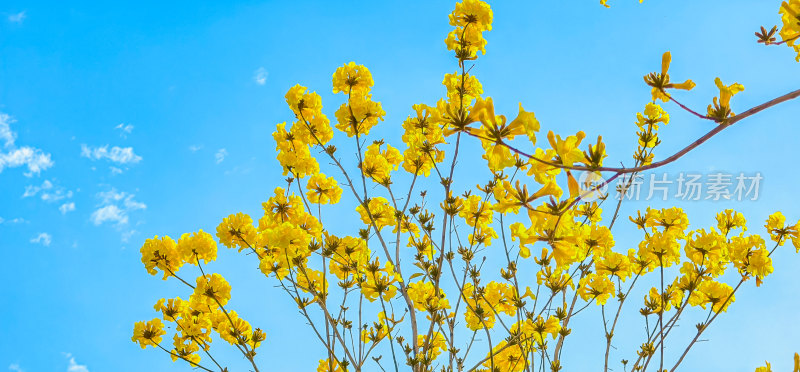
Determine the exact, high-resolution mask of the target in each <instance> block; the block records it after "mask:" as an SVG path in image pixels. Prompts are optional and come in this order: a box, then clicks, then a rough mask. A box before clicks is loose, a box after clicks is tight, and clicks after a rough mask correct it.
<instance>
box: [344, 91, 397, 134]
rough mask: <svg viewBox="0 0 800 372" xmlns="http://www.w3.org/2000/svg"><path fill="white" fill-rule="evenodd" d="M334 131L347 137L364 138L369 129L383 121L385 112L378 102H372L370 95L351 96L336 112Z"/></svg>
mask: <svg viewBox="0 0 800 372" xmlns="http://www.w3.org/2000/svg"><path fill="white" fill-rule="evenodd" d="M335 115H336V119H337V120H338V121H339V123H338V124H336V129H339V130H340V131H342V132H345V133H346V134H347V136H348V137H353V136H355V135H356V134H358V135H360V136H365V135H368V134H369V131H370V129H372V127H374V126H375V125H377V124H378V121H383V117H384V116H385V115H386V112H385V111H383V108H382V107H381V103H380V102H375V101H373V100H372V95H371V94H366V95H363V96H362V95H357V96H352V97H350V99H349V100H348V102H347V103H343V104H342V105H341V106H339V109H338V110H336V113H335Z"/></svg>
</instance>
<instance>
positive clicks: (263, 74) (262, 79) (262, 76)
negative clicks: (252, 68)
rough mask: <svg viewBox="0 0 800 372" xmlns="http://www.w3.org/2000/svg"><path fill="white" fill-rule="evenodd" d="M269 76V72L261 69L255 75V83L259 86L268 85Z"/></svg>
mask: <svg viewBox="0 0 800 372" xmlns="http://www.w3.org/2000/svg"><path fill="white" fill-rule="evenodd" d="M267 76H269V73H268V72H267V70H266V69H264V68H263V67H259V68H258V70H256V72H255V74H254V75H253V81H255V82H256V84H258V85H264V84H266V83H267Z"/></svg>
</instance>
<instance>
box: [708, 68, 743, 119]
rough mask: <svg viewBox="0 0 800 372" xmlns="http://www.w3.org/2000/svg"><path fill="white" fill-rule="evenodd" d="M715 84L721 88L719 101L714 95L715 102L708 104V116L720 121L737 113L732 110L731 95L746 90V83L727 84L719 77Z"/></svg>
mask: <svg viewBox="0 0 800 372" xmlns="http://www.w3.org/2000/svg"><path fill="white" fill-rule="evenodd" d="M714 84H716V85H717V88H719V101H717V97H714V102H713V104H711V105H708V116H709V117H711V118H714V119H716V120H718V121H723V120H725V119H727V118H728V117H731V116H734V115H735V114H734V113H733V112H732V111H731V97H733V96H734V95H735V94H736V93H739V92H741V91H743V90H744V85H742V84H739V83H733V84H731V85H725V84H723V83H722V80H720V79H719V78H716V79H714Z"/></svg>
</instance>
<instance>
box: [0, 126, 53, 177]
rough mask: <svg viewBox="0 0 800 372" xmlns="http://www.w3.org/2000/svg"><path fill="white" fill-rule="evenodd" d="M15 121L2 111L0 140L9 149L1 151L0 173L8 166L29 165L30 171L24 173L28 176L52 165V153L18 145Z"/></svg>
mask: <svg viewBox="0 0 800 372" xmlns="http://www.w3.org/2000/svg"><path fill="white" fill-rule="evenodd" d="M14 122H16V120H14V118H12V117H11V116H9V115H7V114H4V113H2V112H0V142H3V147H5V148H6V149H7V150H6V151H7V152H5V151H0V173H2V172H3V169H4V168H6V167H8V168H16V167H21V166H27V167H28V172H26V173H24V174H25V176H26V177H31V176H33V175H34V174H36V175H38V174H39V173H40V172H41V171H43V170H45V169H47V168H50V167H52V166H53V160H52V159H50V154H48V153H45V152H44V151H42V150H40V149H37V148H33V147H29V146H22V147H19V148H17V147H16V143H15V142H16V139H17V134H16V133H14V131H12V130H11V124H12V123H14Z"/></svg>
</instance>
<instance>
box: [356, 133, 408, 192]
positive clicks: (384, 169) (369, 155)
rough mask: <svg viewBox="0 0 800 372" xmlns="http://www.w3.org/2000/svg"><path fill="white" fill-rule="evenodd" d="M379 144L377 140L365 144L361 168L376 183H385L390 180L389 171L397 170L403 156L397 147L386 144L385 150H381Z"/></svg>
mask: <svg viewBox="0 0 800 372" xmlns="http://www.w3.org/2000/svg"><path fill="white" fill-rule="evenodd" d="M381 145H382V143H380V142H378V143H373V144H371V145H369V146H367V151H366V152H365V153H364V161H363V163H362V164H361V169H362V170H363V171H364V174H365V175H366V176H367V177H369V178H370V179H372V180H373V181H375V182H376V183H379V184H387V183H389V182H390V178H391V177H390V175H391V172H392V171H394V170H397V168H398V167H399V166H400V163H401V162H402V161H403V157H402V156H401V155H400V151H399V150H398V149H396V148H394V147H392V146H390V145H386V150H384V151H381Z"/></svg>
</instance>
